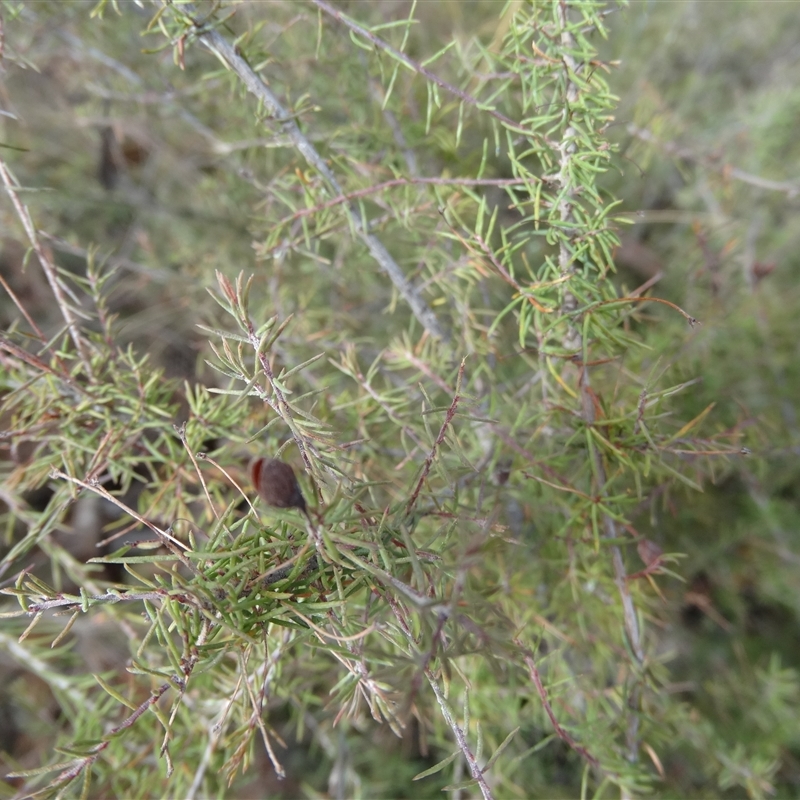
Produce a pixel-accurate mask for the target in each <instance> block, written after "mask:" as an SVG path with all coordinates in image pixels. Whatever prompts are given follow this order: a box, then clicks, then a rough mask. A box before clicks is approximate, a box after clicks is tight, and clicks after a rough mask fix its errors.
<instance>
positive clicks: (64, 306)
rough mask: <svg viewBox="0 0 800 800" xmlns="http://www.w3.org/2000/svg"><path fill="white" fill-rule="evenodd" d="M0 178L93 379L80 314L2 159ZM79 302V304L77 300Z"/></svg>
mask: <svg viewBox="0 0 800 800" xmlns="http://www.w3.org/2000/svg"><path fill="white" fill-rule="evenodd" d="M0 176H2V179H3V183H4V184H5V187H6V192H7V193H8V196H9V197H10V198H11V202H12V204H13V205H14V209H15V211H16V212H17V216H18V217H19V220H20V222H21V223H22V227H23V228H24V229H25V233H26V234H27V236H28V241H29V242H30V243H31V247H32V248H33V250H34V252H35V253H36V255H37V256H38V258H39V263H40V264H41V265H42V270H43V271H44V274H45V277H46V278H47V282H48V283H49V284H50V289H51V290H52V292H53V296H54V297H55V299H56V303H57V304H58V307H59V309H60V311H61V315H62V316H63V317H64V321H65V322H66V323H67V328H68V330H69V335H70V337H71V338H72V341H73V343H74V344H75V349H76V350H77V352H78V356H79V357H80V360H81V362H82V363H83V367H84V369H85V370H86V374H87V375H88V376H89V377H90V378H91V377H92V364H91V358H90V352H89V348H88V346H87V344H86V342H85V341H84V338H83V336H81V332H80V327H79V324H78V316H79V314H78V313H76V311H75V309H74V308H73V307H72V306H71V305H70V303H69V301H68V299H67V292H68V291H69V290H68V289H67V288H66V287H65V286H64V284H63V283H62V282H61V279H60V278H59V277H58V270H57V269H56V266H55V264H54V263H53V262H52V261H51V259H50V257H49V256H48V254H47V252H46V251H45V249H44V247H42V243H41V242H40V241H39V237H38V236H37V235H36V228H35V226H34V224H33V219H32V218H31V215H30V212H29V211H28V207H27V206H26V205H25V204H24V203H23V202H22V201H21V200H20V199H19V195H18V194H17V188H19V183H18V181H17V179H16V178H15V177H14V176H13V175H12V173H11V171H10V170H9V169H8V167H7V166H6V163H5V161H3V159H2V158H0ZM75 299H76V301H77V298H75Z"/></svg>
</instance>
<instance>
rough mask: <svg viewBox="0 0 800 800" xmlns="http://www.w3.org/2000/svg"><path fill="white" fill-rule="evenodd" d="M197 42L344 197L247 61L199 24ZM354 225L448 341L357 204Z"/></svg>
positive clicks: (352, 208)
mask: <svg viewBox="0 0 800 800" xmlns="http://www.w3.org/2000/svg"><path fill="white" fill-rule="evenodd" d="M181 10H182V11H184V12H186V13H188V14H195V13H196V11H195V9H194V8H193V7H192V6H191V5H190V4H186V5H182V6H181ZM197 38H198V39H199V40H200V41H201V42H202V43H203V45H205V47H207V48H208V49H209V50H210V51H211V52H212V53H214V54H215V55H216V56H217V58H219V59H220V61H222V63H223V64H225V66H226V67H228V68H229V69H231V70H232V71H233V72H235V73H236V75H238V76H239V78H240V79H241V80H242V82H243V83H244V85H245V86H246V87H247V90H248V91H249V92H250V93H251V94H253V95H254V96H255V97H256V98H258V99H259V100H260V101H261V102H262V103H263V104H264V106H265V108H266V109H267V111H268V113H269V117H270V118H271V119H273V120H274V121H275V122H277V123H278V124H279V126H280V127H281V129H282V131H283V133H285V134H286V135H287V136H289V138H290V139H291V141H292V143H293V145H294V147H295V149H297V151H298V152H299V153H300V154H301V155H302V156H303V158H305V160H306V161H307V162H308V163H309V164H310V165H311V166H312V167H314V169H315V170H317V172H318V173H319V174H320V175H321V176H322V178H323V179H324V180H325V182H326V183H327V184H328V186H329V187H330V189H331V190H332V191H333V193H334V195H335V196H340V195H343V194H344V191H343V190H342V188H341V186H340V185H339V182H338V181H337V179H336V176H335V175H334V174H333V172H332V171H331V169H330V167H328V165H327V163H326V162H325V159H324V158H323V157H322V156H321V155H320V154H319V152H317V150H316V148H315V147H314V146H313V145H312V144H311V142H310V141H309V140H308V139H307V138H306V137H305V136H304V135H303V133H302V132H301V130H300V128H299V127H298V125H297V123H296V122H295V120H294V118H293V117H292V115H291V114H290V113H289V112H288V111H287V110H286V109H285V108H284V107H283V105H282V104H281V103H280V101H279V100H278V98H277V97H276V95H275V94H274V93H273V92H272V90H271V89H270V88H269V87H268V86H267V85H266V84H265V83H264V81H262V80H261V78H260V77H259V76H258V75H257V74H256V73H255V71H254V70H253V69H252V67H251V66H250V65H249V64H248V63H247V61H246V60H245V59H244V58H242V57H241V56H240V55H239V54H238V53H237V52H236V50H235V49H234V47H233V46H232V45H231V44H230V43H229V42H228V41H227V40H226V39H225V38H224V37H223V36H222V34H220V33H219V32H218V31H216V30H212V29H209V28H204V27H202V26H201V25H199V24H198V26H197ZM347 208H348V210H349V212H350V215H351V216H352V219H353V224H354V226H355V229H356V231H357V232H358V235H359V237H360V238H361V240H362V241H363V242H364V244H365V245H366V246H367V249H368V250H369V252H370V254H371V255H372V257H373V258H374V259H375V260H376V261H377V262H378V264H379V266H380V267H381V269H383V271H384V272H385V273H386V274H387V275H388V276H389V278H390V280H391V281H392V283H393V284H394V286H395V288H396V289H397V291H398V292H399V293H400V295H401V296H402V297H403V299H404V300H405V301H406V303H407V304H408V306H409V308H410V309H411V311H412V312H413V314H414V316H415V317H416V318H417V320H418V321H419V322H420V324H421V325H422V327H423V328H424V329H425V330H426V331H428V333H429V334H431V335H432V336H435V337H436V338H438V339H441V340H443V341H446V340H447V339H448V338H449V337H448V336H447V334H446V333H445V331H444V329H443V328H442V327H441V325H440V324H439V320H438V319H437V318H436V315H435V314H434V313H433V311H431V309H430V308H429V307H428V304H427V303H426V302H425V301H424V300H423V299H422V297H421V296H420V295H419V292H418V291H417V289H416V288H415V287H414V286H413V284H412V283H411V282H410V281H409V280H408V278H406V276H405V274H404V273H403V271H402V269H400V266H399V264H398V263H397V262H396V261H395V260H394V258H392V256H391V254H390V253H389V251H388V250H387V249H386V247H385V246H384V245H383V243H382V242H381V241H380V240H379V239H378V238H377V237H376V236H374V235H373V234H371V233H370V232H369V221H368V220H366V219H364V218H363V217H362V216H361V211H360V209H359V208H358V206H356V205H354V204H349V203H348V205H347Z"/></svg>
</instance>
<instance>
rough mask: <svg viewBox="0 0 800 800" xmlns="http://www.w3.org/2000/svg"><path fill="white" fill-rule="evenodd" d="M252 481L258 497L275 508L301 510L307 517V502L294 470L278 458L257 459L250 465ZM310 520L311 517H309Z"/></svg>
mask: <svg viewBox="0 0 800 800" xmlns="http://www.w3.org/2000/svg"><path fill="white" fill-rule="evenodd" d="M250 480H251V481H253V486H254V487H255V489H256V491H257V492H258V496H259V497H260V498H261V499H262V500H263V501H264V502H265V503H266V504H267V505H270V506H274V507H275V508H299V509H300V511H302V512H303V513H304V514H305V515H306V516H307V517H308V516H309V514H308V509H307V508H306V500H305V498H304V497H303V493H302V492H301V491H300V484H299V483H298V482H297V478H296V477H295V474H294V470H293V469H292V468H291V467H290V466H289V465H288V464H287V463H286V462H285V461H279V460H278V459H277V458H256V459H254V460H253V461H252V462H251V464H250ZM309 519H310V517H309Z"/></svg>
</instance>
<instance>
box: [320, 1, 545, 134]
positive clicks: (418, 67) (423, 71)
mask: <svg viewBox="0 0 800 800" xmlns="http://www.w3.org/2000/svg"><path fill="white" fill-rule="evenodd" d="M311 2H312V3H313V4H314V5H315V6H317V8H319V9H320V10H322V11H324V12H325V13H326V14H328V15H329V16H331V17H333V18H334V19H336V20H338V21H339V22H341V23H342V25H345V26H347V27H348V28H350V30H351V31H353V32H354V33H357V34H358V35H359V36H363V37H364V38H365V39H367V40H368V41H369V42H370V43H371V44H372V45H374V46H375V47H376V48H377V49H379V50H383V51H384V52H386V53H389V55H391V56H392V58H394V59H395V60H397V61H399V62H400V63H401V64H402V65H403V66H405V67H408V69H410V70H411V71H412V72H416V73H418V74H419V75H422V76H423V77H424V78H426V79H427V80H429V81H430V82H431V83H435V84H436V85H437V86H439V87H440V88H442V89H444V90H445V91H448V92H450V94H453V95H455V96H456V97H457V98H458V99H459V100H461V101H462V102H463V103H467V105H470V106H474V107H475V108H478V109H480V110H481V111H484V112H486V113H487V114H489V115H490V116H492V117H494V118H495V119H496V120H498V121H500V122H502V123H503V125H505V126H506V127H507V128H509V129H510V130H512V131H514V132H516V133H522V134H524V135H525V136H529V137H531V138H532V139H538V140H539V141H546V138H545V137H543V136H542V134H541V133H539V132H538V131H534V130H531V129H530V128H526V127H524V126H523V125H520V124H519V122H516V121H515V120H513V119H511V118H510V117H507V116H506V115H505V114H501V113H500V112H499V111H497V110H496V109H495V108H493V107H490V106H486V105H485V104H484V103H483V102H481V101H480V100H478V98H477V97H473V96H472V95H471V94H467V92H465V91H463V90H461V89H459V88H458V87H457V86H453V84H452V83H448V82H447V81H446V80H443V79H442V78H440V77H439V76H438V75H437V74H436V73H434V72H431V71H430V70H429V69H427V68H426V67H423V66H422V64H418V63H417V62H416V61H414V59H413V58H409V57H408V56H407V55H406V54H405V53H401V52H400V51H399V50H397V49H396V48H394V47H392V46H391V45H390V44H389V43H388V42H386V41H384V40H383V39H381V38H380V37H379V36H376V35H375V34H374V33H373V32H372V31H370V30H367V29H366V28H363V27H362V26H361V25H359V24H358V23H357V22H354V21H353V20H352V19H350V18H349V17H346V16H345V15H344V14H342V13H341V11H339V10H338V9H336V8H334V7H333V6H331V5H330V4H329V3H326V2H325V0H311Z"/></svg>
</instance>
